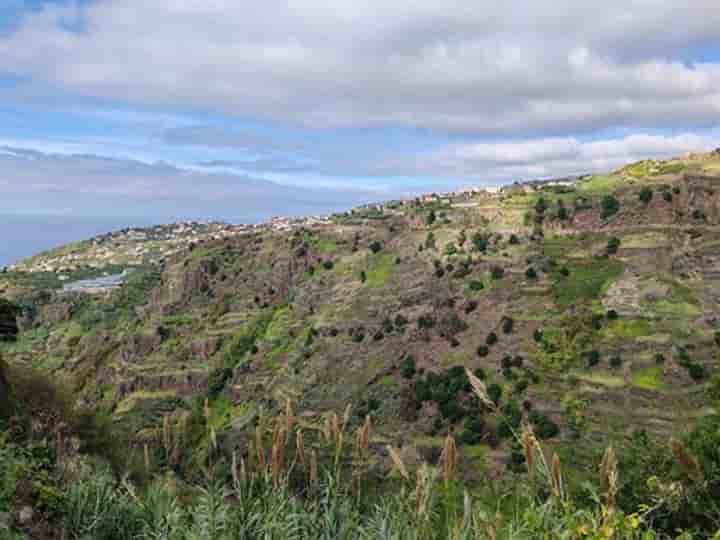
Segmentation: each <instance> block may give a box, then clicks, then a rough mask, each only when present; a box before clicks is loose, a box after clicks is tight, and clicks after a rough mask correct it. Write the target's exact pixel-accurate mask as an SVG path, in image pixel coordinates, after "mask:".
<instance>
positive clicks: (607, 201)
mask: <svg viewBox="0 0 720 540" xmlns="http://www.w3.org/2000/svg"><path fill="white" fill-rule="evenodd" d="M600 208H601V212H600V216H601V217H602V218H603V219H607V218H609V217H610V216H612V215H614V214H617V212H618V210H620V201H618V200H617V199H616V198H615V197H613V196H612V195H605V196H604V197H603V198H602V200H601V201H600Z"/></svg>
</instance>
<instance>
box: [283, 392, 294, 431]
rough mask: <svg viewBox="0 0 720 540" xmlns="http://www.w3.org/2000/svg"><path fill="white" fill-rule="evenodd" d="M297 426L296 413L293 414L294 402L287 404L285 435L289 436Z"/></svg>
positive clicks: (288, 401)
mask: <svg viewBox="0 0 720 540" xmlns="http://www.w3.org/2000/svg"><path fill="white" fill-rule="evenodd" d="M294 424H295V413H294V412H293V407H292V401H290V399H288V400H287V401H286V402H285V433H287V435H288V436H289V435H290V433H292V430H293V425H294Z"/></svg>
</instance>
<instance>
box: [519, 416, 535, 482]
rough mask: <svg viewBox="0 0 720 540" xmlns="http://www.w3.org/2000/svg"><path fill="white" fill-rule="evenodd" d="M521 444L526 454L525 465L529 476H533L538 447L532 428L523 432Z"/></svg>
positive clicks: (527, 428) (527, 427) (526, 428)
mask: <svg viewBox="0 0 720 540" xmlns="http://www.w3.org/2000/svg"><path fill="white" fill-rule="evenodd" d="M521 442H522V447H523V451H524V453H525V465H527V470H528V474H529V475H530V476H533V475H534V473H535V448H536V446H537V439H536V438H535V434H534V433H533V432H532V428H531V427H530V426H526V427H525V429H524V430H523V434H522V439H521Z"/></svg>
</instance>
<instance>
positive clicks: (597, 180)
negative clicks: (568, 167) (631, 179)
mask: <svg viewBox="0 0 720 540" xmlns="http://www.w3.org/2000/svg"><path fill="white" fill-rule="evenodd" d="M622 182H623V180H622V178H620V177H619V176H609V175H595V176H592V177H591V178H590V179H588V180H586V181H584V182H581V183H579V184H578V186H577V189H578V192H580V193H584V194H589V195H604V194H606V193H610V192H611V191H613V190H614V189H615V188H617V187H618V186H620V185H621V184H622Z"/></svg>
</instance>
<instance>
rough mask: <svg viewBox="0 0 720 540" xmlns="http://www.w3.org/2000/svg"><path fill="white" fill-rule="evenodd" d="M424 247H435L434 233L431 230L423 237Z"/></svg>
mask: <svg viewBox="0 0 720 540" xmlns="http://www.w3.org/2000/svg"><path fill="white" fill-rule="evenodd" d="M425 248H426V249H435V235H434V234H433V232H432V231H430V232H429V233H428V235H427V237H426V238H425Z"/></svg>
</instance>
